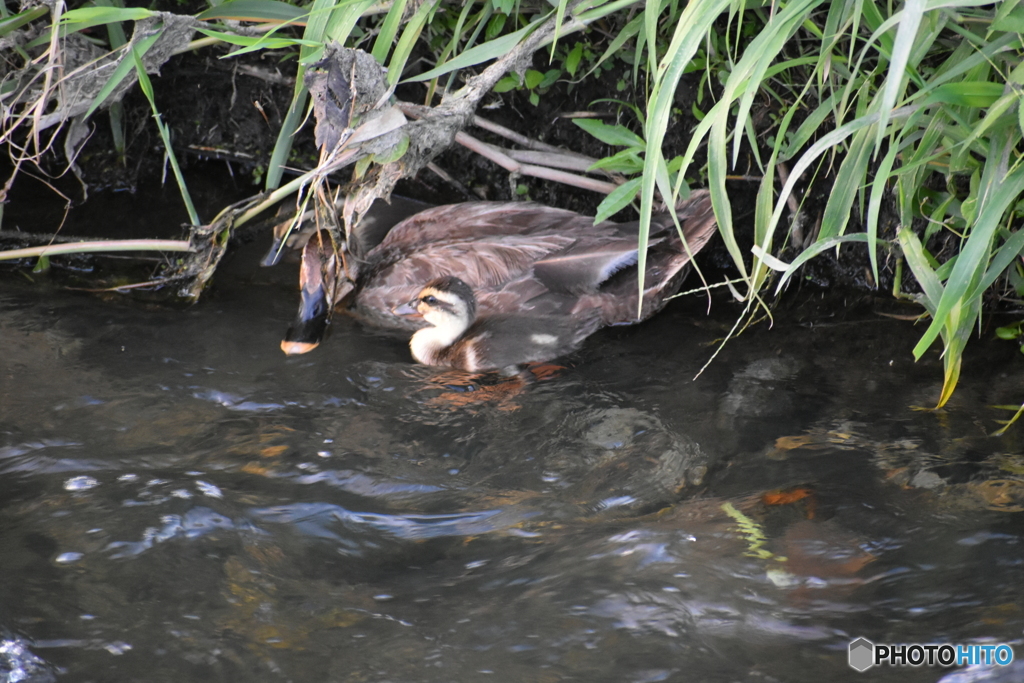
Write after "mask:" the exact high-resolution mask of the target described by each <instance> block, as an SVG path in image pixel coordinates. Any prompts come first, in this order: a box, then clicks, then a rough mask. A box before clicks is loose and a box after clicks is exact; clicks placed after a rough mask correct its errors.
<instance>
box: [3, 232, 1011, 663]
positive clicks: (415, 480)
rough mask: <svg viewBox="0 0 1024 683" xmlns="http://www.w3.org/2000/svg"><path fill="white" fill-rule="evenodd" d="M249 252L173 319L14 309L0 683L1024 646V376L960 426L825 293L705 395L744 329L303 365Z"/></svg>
mask: <svg viewBox="0 0 1024 683" xmlns="http://www.w3.org/2000/svg"><path fill="white" fill-rule="evenodd" d="M258 249H259V247H254V248H253V249H252V250H251V251H252V253H251V254H249V253H248V251H246V252H245V253H242V254H240V255H238V256H236V263H235V264H234V266H233V267H232V268H231V269H230V271H229V272H226V273H225V274H223V275H222V276H221V277H220V278H219V279H218V282H217V286H216V289H215V290H214V291H213V292H212V293H211V296H209V297H208V298H207V299H206V300H205V301H203V302H201V303H200V304H199V305H197V306H195V307H193V308H191V309H188V310H184V311H181V310H172V309H168V308H162V307H151V306H146V305H142V304H137V303H132V302H129V301H126V300H122V299H114V300H109V301H101V300H98V299H95V298H91V297H87V296H81V295H75V294H68V293H54V294H46V293H40V292H39V291H38V290H35V289H31V288H27V287H23V286H20V285H18V284H16V283H12V282H10V281H7V282H5V284H4V286H3V288H2V289H0V371H2V382H3V392H2V397H0V548H2V549H3V550H2V551H0V574H2V576H3V577H4V579H5V580H4V581H3V582H2V583H0V642H2V644H3V648H2V649H0V680H4V681H15V680H31V681H44V680H68V681H88V680H105V681H130V680H140V679H141V680H148V681H162V680H167V681H172V680H173V681H181V680H188V681H238V680H253V681H263V680H265V681H288V680H291V681H314V680H315V681H324V680H332V681H333V680H337V681H466V680H495V681H557V680H586V681H691V680H693V681H723V682H724V681H821V680H826V679H827V680H851V681H853V680H860V679H861V678H863V676H865V675H871V676H872V677H873V680H901V681H902V680H913V681H936V680H939V679H940V678H942V677H943V676H944V675H949V673H950V672H949V671H947V670H943V669H940V668H937V667H932V668H929V667H921V668H893V669H889V668H882V669H876V670H874V671H872V672H871V673H870V674H858V673H856V672H854V671H853V670H852V669H850V668H849V667H848V665H847V645H848V643H849V642H850V641H851V640H852V639H853V638H856V637H857V636H865V637H867V638H869V639H871V640H873V641H875V642H879V643H907V642H925V643H929V642H930V643H934V642H954V643H999V642H1009V643H1011V644H1016V645H1018V649H1020V647H1019V644H1020V635H1021V629H1022V626H1024V614H1022V613H1021V602H1020V576H1021V574H1020V572H1021V566H1022V564H1024V548H1022V544H1021V543H1020V540H1021V533H1022V532H1021V525H1020V520H1021V517H1020V515H1021V510H1022V509H1024V456H1022V449H1021V441H1020V437H1019V435H1018V434H1019V430H1017V431H1016V432H1011V433H1010V434H1009V435H1007V436H1006V437H1003V438H992V437H989V436H987V433H989V432H991V431H994V429H995V428H996V426H997V425H996V423H995V421H994V420H995V419H996V418H998V417H1004V416H1003V415H1002V414H1001V413H999V412H997V411H994V410H993V409H992V408H991V405H992V404H999V403H1009V402H1011V401H1012V400H1017V401H1019V400H1020V396H1019V395H1016V396H1014V392H1017V393H1018V394H1019V392H1020V387H1022V386H1024V381H1022V380H1024V363H1022V362H1021V359H1020V358H1019V354H1017V355H1016V357H1015V356H1014V354H1015V353H1016V352H1015V351H1014V350H1013V349H1010V348H1007V347H1002V346H998V345H995V344H992V343H990V342H988V341H984V340H983V341H981V342H978V343H976V344H975V345H974V348H973V351H972V353H973V356H972V358H973V360H972V361H970V362H972V363H973V366H971V367H968V368H967V369H966V372H965V375H966V379H965V380H964V382H963V383H962V386H961V388H960V389H959V390H958V393H957V394H956V396H955V398H954V400H953V401H952V402H951V405H950V407H949V408H948V409H946V410H944V411H942V412H940V413H934V412H928V411H922V410H917V409H915V406H926V405H929V404H930V403H932V402H933V401H934V400H935V397H936V396H937V394H938V388H939V381H940V378H941V370H940V368H941V363H940V361H939V360H938V358H937V357H936V356H935V355H934V354H931V355H929V356H928V357H927V358H926V359H925V360H923V361H922V362H920V363H917V364H914V363H913V362H912V360H911V355H910V349H911V348H912V346H913V344H914V343H915V341H916V334H917V332H916V331H915V330H913V329H912V328H910V326H909V325H908V324H907V323H903V322H898V321H894V320H891V319H888V318H883V317H880V316H878V315H876V314H875V312H874V310H873V308H872V306H873V303H872V302H870V301H861V302H859V303H858V304H857V305H856V306H850V307H845V308H844V307H843V306H842V305H837V303H838V302H836V301H830V302H826V305H824V306H819V305H817V304H814V302H812V300H811V299H812V296H811V295H806V294H795V295H793V300H792V301H791V302H790V310H789V311H783V312H781V313H780V315H779V316H778V319H777V320H776V323H775V326H774V329H768V328H767V327H766V326H761V327H759V328H756V329H754V330H753V331H752V332H749V333H748V334H746V335H744V336H743V337H741V338H739V339H737V340H735V341H734V342H732V343H731V344H730V345H729V346H727V347H726V349H725V350H724V352H723V353H722V355H721V356H720V357H719V359H718V360H716V362H715V363H714V364H713V365H712V366H711V367H710V369H709V370H708V371H707V372H705V373H704V375H703V376H702V377H701V378H700V379H698V380H697V381H695V382H694V381H691V379H692V378H693V376H694V375H695V374H696V373H697V371H698V370H699V369H700V367H701V365H702V364H703V363H704V361H705V360H706V358H707V356H708V355H709V353H710V347H708V346H707V344H709V343H710V342H712V341H714V340H715V339H717V338H719V337H720V336H722V335H723V334H724V333H725V331H726V330H728V328H729V327H730V326H731V324H732V322H733V319H732V318H731V317H730V316H731V315H733V311H732V310H730V306H729V304H728V303H725V302H718V303H716V305H715V310H714V314H713V316H711V317H705V316H704V315H703V309H704V306H705V303H704V302H703V301H698V300H693V301H680V302H678V303H677V305H674V306H671V307H670V308H669V310H667V311H666V312H665V313H664V314H662V315H660V316H659V317H657V318H655V319H654V320H652V321H650V322H649V323H648V324H645V325H643V326H640V327H638V328H618V329H611V330H606V331H604V332H602V333H599V334H598V335H596V336H595V337H594V338H592V339H591V341H590V342H589V343H588V344H587V346H586V347H585V349H584V350H583V351H582V352H581V353H579V354H578V355H576V356H574V357H572V358H570V359H569V360H568V362H567V363H566V364H565V365H564V367H562V368H560V369H549V370H550V374H549V375H545V376H542V377H541V378H534V379H532V380H531V381H521V380H519V379H515V378H513V379H502V378H497V377H494V376H485V377H476V378H470V377H466V376H463V375H458V374H451V373H443V372H438V371H435V370H431V369H426V368H421V367H416V366H413V365H411V363H410V362H409V359H408V351H407V348H406V346H405V341H404V340H403V339H401V338H397V337H391V336H387V335H383V334H380V333H377V332H374V331H372V330H368V329H364V328H362V327H360V326H358V325H357V324H355V323H353V322H351V321H349V320H346V319H341V320H338V321H336V323H335V325H334V330H333V336H332V338H331V339H330V340H329V341H328V342H327V343H326V344H325V345H324V346H323V347H322V348H321V349H319V350H318V351H316V352H315V353H314V354H312V355H309V356H300V357H297V358H286V357H285V356H283V355H282V354H281V353H280V352H279V350H278V342H279V339H280V335H281V333H282V332H283V330H284V329H285V327H286V326H287V322H288V320H289V318H290V316H291V314H292V312H293V308H294V305H295V301H296V296H295V293H294V292H293V284H292V282H291V281H290V278H291V277H292V274H289V273H287V272H286V273H283V274H282V273H268V272H267V271H258V270H257V269H256V268H255V266H254V263H255V260H256V257H257V256H258V254H257V253H256V252H257V251H258ZM836 310H841V311H843V312H842V313H841V314H835V313H834V312H835V311H836ZM823 311H832V313H824V312H823ZM1019 674H1020V672H1019V670H1018V671H1017V672H1016V674H1014V675H1019ZM950 680H952V679H950ZM979 680H1012V678H1004V679H997V678H985V679H979Z"/></svg>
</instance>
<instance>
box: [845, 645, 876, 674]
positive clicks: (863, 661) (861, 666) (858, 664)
mask: <svg viewBox="0 0 1024 683" xmlns="http://www.w3.org/2000/svg"><path fill="white" fill-rule="evenodd" d="M874 665H875V644H874V643H872V642H871V641H870V640H868V639H867V638H858V639H857V640H855V641H853V642H852V643H850V666H851V667H853V668H854V669H856V670H857V671H861V672H863V671H867V670H868V669H870V668H871V667H872V666H874Z"/></svg>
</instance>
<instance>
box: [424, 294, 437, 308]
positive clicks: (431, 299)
mask: <svg viewBox="0 0 1024 683" xmlns="http://www.w3.org/2000/svg"><path fill="white" fill-rule="evenodd" d="M420 301H422V302H423V303H425V304H427V305H428V306H433V305H434V304H436V303H437V297H435V296H434V295H433V294H428V295H426V296H425V297H423V298H422V299H420Z"/></svg>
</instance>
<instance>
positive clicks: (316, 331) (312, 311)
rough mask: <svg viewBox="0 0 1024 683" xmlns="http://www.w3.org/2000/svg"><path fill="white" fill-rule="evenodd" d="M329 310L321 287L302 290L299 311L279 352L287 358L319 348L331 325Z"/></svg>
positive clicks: (328, 303) (325, 294) (328, 304)
mask: <svg viewBox="0 0 1024 683" xmlns="http://www.w3.org/2000/svg"><path fill="white" fill-rule="evenodd" d="M331 309H332V307H331V305H330V302H329V301H328V300H327V293H326V292H325V291H324V289H323V287H317V288H315V289H309V290H307V289H303V290H302V300H301V301H300V302H299V310H298V312H297V313H296V314H295V320H294V321H292V324H291V325H290V326H289V327H288V332H286V333H285V335H284V340H283V341H282V342H281V350H282V351H284V352H285V353H286V354H287V355H289V356H297V355H299V354H303V353H309V352H310V351H312V350H313V349H315V348H316V347H317V346H319V345H320V342H321V341H323V339H324V337H325V336H326V335H327V326H328V325H330V323H331Z"/></svg>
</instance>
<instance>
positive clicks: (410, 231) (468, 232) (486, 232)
mask: <svg viewBox="0 0 1024 683" xmlns="http://www.w3.org/2000/svg"><path fill="white" fill-rule="evenodd" d="M593 228H594V220H593V219H592V218H588V217H586V216H580V215H579V214H577V213H573V212H572V211H567V210H565V209H556V208H554V207H550V206H544V205H542V204H534V203H532V202H467V203H465V204H449V205H446V206H438V207H435V208H433V209H427V210H426V211H421V212H420V213H418V214H416V215H415V216H411V217H409V218H407V219H405V220H404V221H402V222H401V223H399V224H398V225H396V226H395V227H394V228H392V229H391V231H390V232H389V233H388V235H387V237H386V238H384V240H383V242H382V243H381V247H382V248H384V249H397V250H399V251H401V252H403V253H409V252H414V251H416V250H418V249H420V248H421V247H423V246H426V245H429V244H434V243H439V242H441V243H447V242H462V241H476V240H480V239H486V238H489V237H501V236H509V237H511V236H520V237H521V236H527V235H539V234H545V233H560V234H563V235H564V234H571V233H575V232H576V231H578V230H582V229H593Z"/></svg>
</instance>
